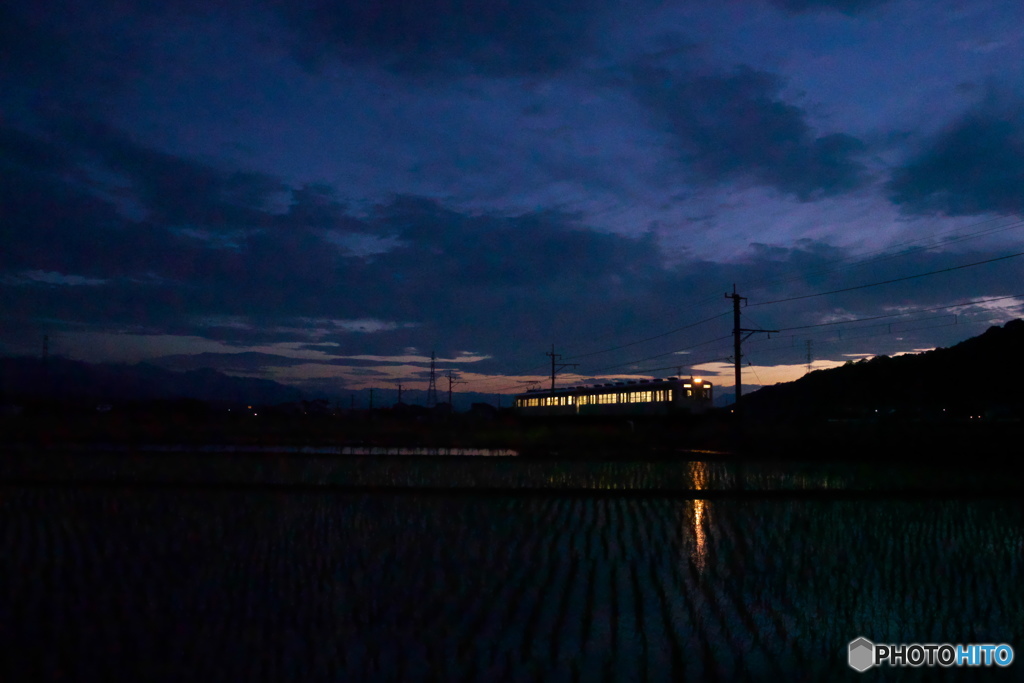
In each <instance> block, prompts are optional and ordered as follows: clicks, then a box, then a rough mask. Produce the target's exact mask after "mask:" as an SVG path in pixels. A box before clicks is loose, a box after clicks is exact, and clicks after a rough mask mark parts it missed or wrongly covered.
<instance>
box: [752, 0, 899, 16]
mask: <svg viewBox="0 0 1024 683" xmlns="http://www.w3.org/2000/svg"><path fill="white" fill-rule="evenodd" d="M769 1H770V2H771V4H772V5H775V6H776V7H778V8H779V9H781V10H784V11H786V12H791V13H793V14H800V13H803V12H816V11H836V12H842V13H843V14H851V15H852V14H859V13H860V12H864V11H866V10H868V9H871V8H872V7H877V6H879V5H883V4H885V3H886V2H888V1H889V0H769Z"/></svg>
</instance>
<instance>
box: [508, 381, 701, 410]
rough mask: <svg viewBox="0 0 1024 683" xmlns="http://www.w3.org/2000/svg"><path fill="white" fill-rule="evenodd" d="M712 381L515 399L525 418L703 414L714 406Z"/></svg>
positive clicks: (623, 385) (631, 384)
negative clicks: (712, 404)
mask: <svg viewBox="0 0 1024 683" xmlns="http://www.w3.org/2000/svg"><path fill="white" fill-rule="evenodd" d="M712 392H713V388H712V386H711V382H708V381H705V380H702V379H694V378H685V379H684V378H682V377H669V378H667V379H649V380H629V381H625V382H614V383H610V384H593V385H589V386H578V387H564V388H556V389H555V390H554V391H551V390H550V389H530V390H529V391H527V392H526V393H525V394H519V395H518V396H516V398H515V403H514V405H515V408H516V411H517V412H518V413H519V414H520V415H523V416H524V417H534V416H537V417H540V416H554V415H609V416H614V415H622V416H629V415H670V414H672V413H681V412H689V413H694V414H696V413H703V412H704V411H706V410H707V409H708V408H710V407H711V403H712V399H713V398H714V397H713V394H712Z"/></svg>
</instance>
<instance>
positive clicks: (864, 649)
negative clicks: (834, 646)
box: [847, 638, 875, 672]
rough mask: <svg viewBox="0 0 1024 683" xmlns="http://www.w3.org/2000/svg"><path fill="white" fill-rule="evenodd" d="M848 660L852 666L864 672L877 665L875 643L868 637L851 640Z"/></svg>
mask: <svg viewBox="0 0 1024 683" xmlns="http://www.w3.org/2000/svg"><path fill="white" fill-rule="evenodd" d="M848 655H849V659H848V660H847V662H848V663H849V664H850V668H851V669H854V670H856V671H860V672H864V671H867V670H868V669H870V668H871V667H872V666H874V665H875V644H874V643H872V642H871V641H870V640H868V639H867V638H857V639H856V640H852V641H850V649H849V652H848Z"/></svg>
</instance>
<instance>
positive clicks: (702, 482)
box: [689, 462, 709, 573]
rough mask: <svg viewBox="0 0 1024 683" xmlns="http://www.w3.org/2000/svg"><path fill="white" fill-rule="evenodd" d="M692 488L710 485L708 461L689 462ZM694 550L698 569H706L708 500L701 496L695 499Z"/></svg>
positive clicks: (696, 488)
mask: <svg viewBox="0 0 1024 683" xmlns="http://www.w3.org/2000/svg"><path fill="white" fill-rule="evenodd" d="M689 475H690V488H691V489H693V490H695V491H703V490H704V489H706V488H707V485H708V471H707V463H704V462H691V463H690V464H689ZM692 505H693V540H694V545H693V552H692V553H691V557H692V559H693V563H694V565H695V566H696V567H697V570H698V571H700V572H702V573H703V571H704V565H705V564H706V562H707V536H706V531H705V528H704V526H705V524H707V521H708V511H709V510H708V507H709V504H708V501H706V500H703V499H701V498H696V499H694V500H693V503H692Z"/></svg>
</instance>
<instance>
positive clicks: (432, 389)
mask: <svg viewBox="0 0 1024 683" xmlns="http://www.w3.org/2000/svg"><path fill="white" fill-rule="evenodd" d="M436 363H437V355H436V354H435V353H434V352H433V351H431V352H430V384H428V385H427V407H428V408H433V407H434V406H436V405H437V365H436Z"/></svg>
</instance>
